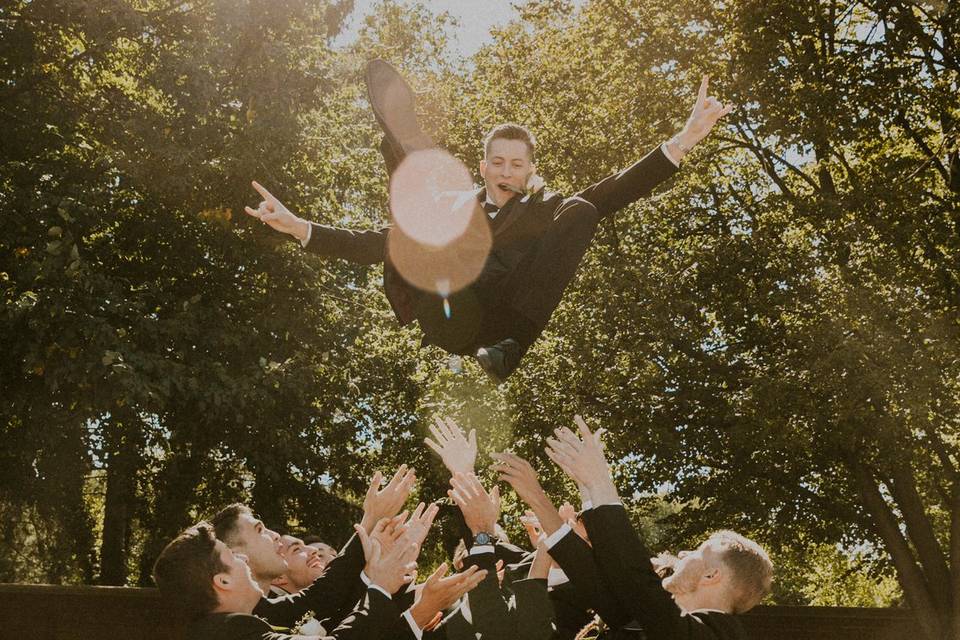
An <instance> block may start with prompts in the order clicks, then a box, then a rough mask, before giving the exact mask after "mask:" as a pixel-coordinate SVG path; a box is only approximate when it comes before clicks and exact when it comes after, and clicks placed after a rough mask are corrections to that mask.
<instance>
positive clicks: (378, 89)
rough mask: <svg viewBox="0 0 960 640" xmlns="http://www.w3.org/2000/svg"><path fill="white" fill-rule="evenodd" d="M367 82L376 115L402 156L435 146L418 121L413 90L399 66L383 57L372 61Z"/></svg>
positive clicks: (368, 94) (371, 104)
mask: <svg viewBox="0 0 960 640" xmlns="http://www.w3.org/2000/svg"><path fill="white" fill-rule="evenodd" d="M366 82H367V96H368V97H369V99H370V106H371V107H372V108H373V115H374V117H375V118H376V119H377V124H379V125H380V128H381V129H383V132H384V133H385V134H386V140H387V142H388V144H389V145H390V146H391V147H392V148H393V150H394V153H395V155H396V156H397V157H398V158H400V159H402V158H403V157H404V156H406V155H408V154H410V153H412V152H414V151H420V150H421V149H430V148H432V147H434V146H435V145H434V144H433V140H431V139H430V136H428V135H427V134H425V133H424V132H423V131H422V130H421V129H420V125H419V124H417V111H416V103H415V100H414V96H413V91H412V90H411V89H410V85H408V84H407V83H406V81H405V80H404V79H403V77H401V75H400V74H399V73H397V70H396V69H394V68H393V67H392V66H390V65H389V64H388V63H386V62H384V61H383V60H371V61H370V62H368V63H367V71H366Z"/></svg>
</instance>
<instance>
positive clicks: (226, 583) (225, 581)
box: [213, 573, 233, 591]
mask: <svg viewBox="0 0 960 640" xmlns="http://www.w3.org/2000/svg"><path fill="white" fill-rule="evenodd" d="M213 588H214V589H215V590H216V591H229V590H230V589H232V588H233V585H232V583H231V581H230V574H228V573H218V574H217V575H215V576H213Z"/></svg>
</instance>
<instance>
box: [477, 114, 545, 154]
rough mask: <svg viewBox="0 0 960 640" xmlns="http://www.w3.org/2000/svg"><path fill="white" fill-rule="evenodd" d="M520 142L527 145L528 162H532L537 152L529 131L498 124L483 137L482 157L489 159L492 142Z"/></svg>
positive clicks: (520, 127)
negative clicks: (501, 140)
mask: <svg viewBox="0 0 960 640" xmlns="http://www.w3.org/2000/svg"><path fill="white" fill-rule="evenodd" d="M500 139H503V140H520V141H521V142H524V143H525V144H526V145H527V152H528V153H529V154H530V162H533V160H534V157H535V156H536V151H537V139H536V138H535V137H533V134H532V133H530V130H529V129H527V128H526V127H524V126H523V125H519V124H514V123H512V122H507V123H504V124H498V125H497V126H495V127H494V128H493V129H490V131H488V132H487V135H485V136H484V137H483V156H484V157H485V158H489V157H490V144H491V143H492V142H493V141H494V140H500Z"/></svg>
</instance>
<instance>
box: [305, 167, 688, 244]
mask: <svg viewBox="0 0 960 640" xmlns="http://www.w3.org/2000/svg"><path fill="white" fill-rule="evenodd" d="M667 157H668V158H670V156H669V155H668V156H667ZM671 160H672V158H671ZM673 164H677V163H676V162H674V163H673ZM312 235H313V225H312V224H310V223H309V222H308V223H307V237H306V238H304V239H303V240H301V241H300V244H301V245H303V248H304V249H306V248H307V245H308V244H310V236H312Z"/></svg>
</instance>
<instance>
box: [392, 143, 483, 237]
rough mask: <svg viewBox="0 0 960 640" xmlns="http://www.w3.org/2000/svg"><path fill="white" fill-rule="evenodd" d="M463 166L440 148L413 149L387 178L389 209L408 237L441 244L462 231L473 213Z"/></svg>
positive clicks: (467, 173) (467, 172) (466, 175)
mask: <svg viewBox="0 0 960 640" xmlns="http://www.w3.org/2000/svg"><path fill="white" fill-rule="evenodd" d="M472 189H473V180H472V179H471V178H470V172H469V171H468V170H467V167H466V166H465V165H464V164H463V163H462V162H460V161H459V160H457V159H456V158H454V157H453V156H451V155H450V154H449V153H447V152H446V151H443V150H441V149H426V150H424V151H415V152H414V153H411V154H410V155H409V156H407V157H406V158H405V159H404V161H403V162H402V163H401V164H400V166H399V167H397V170H396V171H395V172H394V173H393V176H392V177H391V178H390V212H391V214H392V215H393V220H394V223H395V224H396V226H397V227H399V228H400V229H402V230H403V233H404V234H406V235H407V236H408V237H409V238H411V239H413V240H415V241H417V242H419V243H421V244H426V245H432V246H437V247H442V246H444V245H446V244H448V243H450V242H452V241H454V240H456V239H457V238H458V237H460V236H461V235H463V234H464V233H465V232H466V231H467V228H468V227H469V226H470V221H471V218H472V217H473V209H474V205H475V198H473V197H472V196H471V194H470V192H471V190H472Z"/></svg>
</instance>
